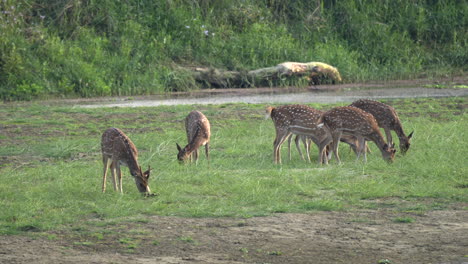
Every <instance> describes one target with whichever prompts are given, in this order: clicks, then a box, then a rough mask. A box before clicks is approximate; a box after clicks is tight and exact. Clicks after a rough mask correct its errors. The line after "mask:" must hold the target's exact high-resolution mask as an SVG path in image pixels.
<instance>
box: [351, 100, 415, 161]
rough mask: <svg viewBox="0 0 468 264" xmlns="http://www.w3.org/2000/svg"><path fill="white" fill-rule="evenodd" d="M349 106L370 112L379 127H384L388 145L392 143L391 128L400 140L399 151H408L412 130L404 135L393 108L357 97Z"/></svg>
mask: <svg viewBox="0 0 468 264" xmlns="http://www.w3.org/2000/svg"><path fill="white" fill-rule="evenodd" d="M350 106H353V107H357V108H359V109H362V110H364V111H366V112H368V113H370V114H372V115H373V116H374V118H375V119H376V120H377V124H378V125H379V127H381V128H383V129H384V131H385V135H386V137H387V143H388V144H389V145H392V144H393V139H392V133H391V130H393V131H395V133H396V134H397V136H398V138H399V140H400V151H401V152H402V153H403V154H405V153H406V152H407V151H408V149H409V148H410V145H411V142H410V140H411V137H412V136H413V132H414V131H413V132H411V133H410V134H409V135H408V136H406V135H405V132H403V126H402V125H401V122H400V118H399V117H398V114H397V112H396V110H395V108H393V107H392V106H389V105H387V104H384V103H381V102H377V101H373V100H368V99H359V100H357V101H355V102H353V103H352V104H351V105H350Z"/></svg>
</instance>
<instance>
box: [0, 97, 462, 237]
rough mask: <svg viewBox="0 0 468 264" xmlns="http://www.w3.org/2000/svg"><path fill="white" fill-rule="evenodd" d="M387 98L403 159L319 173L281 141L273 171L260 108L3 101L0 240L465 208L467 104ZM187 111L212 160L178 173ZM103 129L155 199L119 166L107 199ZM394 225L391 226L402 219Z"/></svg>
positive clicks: (350, 159)
mask: <svg viewBox="0 0 468 264" xmlns="http://www.w3.org/2000/svg"><path fill="white" fill-rule="evenodd" d="M387 102H388V103H390V104H392V105H394V106H395V107H396V109H397V110H398V111H399V113H400V118H401V120H402V122H403V125H404V128H405V131H406V132H411V131H412V130H414V131H415V134H414V139H413V141H412V147H411V149H410V150H409V152H408V154H407V155H406V156H402V155H401V154H398V155H397V157H396V161H395V162H394V163H393V164H387V163H386V162H384V161H383V160H382V157H381V155H380V153H379V151H378V150H377V148H376V147H375V145H374V144H371V149H372V153H371V154H370V155H369V156H368V162H367V163H363V162H361V161H359V162H355V156H354V154H353V153H351V152H350V151H349V148H348V147H347V146H342V147H341V148H342V149H341V150H340V155H341V158H342V161H343V164H341V165H338V164H336V162H335V161H334V160H332V162H331V164H330V165H328V166H319V165H318V164H316V162H315V161H316V158H317V157H316V151H312V158H313V163H312V164H308V163H306V162H303V161H302V160H300V159H299V155H298V153H297V151H296V150H295V149H293V160H291V161H289V160H288V159H287V153H286V149H287V147H286V146H285V145H283V148H282V150H283V151H282V157H283V164H282V165H275V164H273V162H272V160H273V158H272V152H273V151H272V143H273V139H274V129H273V124H272V122H271V120H264V118H263V109H264V107H265V105H247V104H226V105H221V106H217V105H208V106H195V105H194V106H162V107H154V108H113V109H93V110H89V109H79V108H73V109H71V108H70V107H69V106H45V105H40V104H30V105H26V104H21V105H20V106H13V105H2V106H0V126H2V130H1V132H0V133H1V134H0V135H1V138H2V140H1V141H0V146H1V148H0V156H1V157H0V158H1V159H0V161H1V165H0V175H1V179H2V180H1V182H0V205H1V208H2V209H1V212H0V233H1V234H12V233H18V232H21V231H42V230H50V229H54V228H59V227H61V226H65V225H67V224H75V225H78V224H80V223H82V221H83V220H93V219H100V220H105V221H104V222H102V223H105V224H106V225H107V224H115V221H119V219H128V218H132V219H133V218H134V219H136V220H135V221H144V219H145V216H146V215H171V216H182V217H225V216H228V217H252V216H265V215H270V214H272V213H289V212H298V213H304V212H310V211H316V210H319V211H337V210H353V209H359V208H380V207H390V208H394V209H395V210H397V211H401V212H408V211H410V212H414V211H417V212H423V211H425V210H438V209H446V208H451V207H452V206H453V205H460V204H462V205H463V204H466V203H467V202H468V195H467V194H468V192H467V188H466V186H467V185H468V178H467V177H466V175H467V164H468V163H467V160H466V157H468V146H467V145H468V143H467V140H466V132H465V131H468V124H467V122H466V106H467V99H466V98H465V97H464V98H445V99H411V100H394V101H387ZM313 106H314V107H316V108H321V109H329V108H331V107H333V106H335V105H317V104H314V105H313ZM193 109H199V110H201V111H203V112H204V113H205V114H206V115H207V117H208V118H209V119H210V121H211V125H212V139H211V141H212V142H211V152H210V155H211V162H210V163H209V164H208V162H207V161H206V159H205V156H204V154H203V152H201V154H202V155H201V158H200V160H199V164H198V166H195V165H184V166H183V165H179V163H178V162H177V161H176V152H177V151H176V146H175V143H176V142H178V143H179V144H185V141H186V137H185V132H184V131H185V130H184V125H183V118H184V117H185V116H186V115H187V113H188V112H189V111H191V110H193ZM50 116H54V119H53V120H51V118H50ZM54 120H55V121H57V120H60V122H52V121H54ZM110 126H115V127H119V128H121V129H122V130H123V131H124V132H126V133H127V135H129V136H130V138H131V139H132V141H133V142H134V143H135V145H136V146H137V148H138V149H139V161H140V164H141V165H142V167H144V168H145V167H147V166H148V165H151V167H152V168H155V169H154V170H153V173H152V175H151V178H150V187H151V189H152V190H153V192H155V193H157V194H158V195H157V196H156V197H149V198H145V197H143V196H141V195H140V194H139V193H138V191H137V188H136V186H135V183H134V182H133V180H132V179H131V177H130V176H129V172H128V170H127V169H126V168H124V170H123V174H124V182H123V189H124V194H123V195H121V194H119V193H117V192H114V191H113V189H112V187H111V184H110V181H109V182H108V183H107V192H106V193H105V194H102V193H101V180H102V161H101V154H100V146H99V144H100V136H101V133H102V131H104V130H105V129H106V128H107V127H110ZM18 128H20V129H19V130H18ZM314 150H315V146H314ZM409 204H410V205H409ZM459 207H460V206H459ZM461 207H463V206H461ZM465 208H466V206H465ZM400 220H401V221H400ZM400 220H398V219H396V220H395V221H397V222H405V221H403V220H405V219H400ZM99 223H101V221H99Z"/></svg>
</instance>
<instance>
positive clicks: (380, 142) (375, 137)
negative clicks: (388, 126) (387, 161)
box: [369, 131, 387, 154]
mask: <svg viewBox="0 0 468 264" xmlns="http://www.w3.org/2000/svg"><path fill="white" fill-rule="evenodd" d="M369 139H370V140H372V141H374V143H375V144H376V145H377V147H378V148H379V150H380V152H382V154H384V153H385V152H386V150H385V147H384V146H385V145H387V143H386V142H385V140H384V138H383V136H382V133H380V131H377V132H374V133H372V134H371V136H369Z"/></svg>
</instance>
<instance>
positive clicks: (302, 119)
mask: <svg viewBox="0 0 468 264" xmlns="http://www.w3.org/2000/svg"><path fill="white" fill-rule="evenodd" d="M321 114H322V113H321V112H320V111H318V110H316V109H314V108H311V107H308V106H305V105H285V106H280V107H271V106H269V107H267V108H266V118H268V117H271V119H272V120H273V123H274V125H275V130H276V138H275V141H274V142H273V157H274V162H275V163H281V155H280V147H281V145H282V144H283V143H284V141H285V140H286V139H288V137H290V136H291V134H295V135H302V136H307V137H310V138H311V139H312V141H313V142H314V143H315V144H316V145H317V146H318V148H319V163H320V164H321V163H328V159H327V156H326V153H325V147H326V146H327V145H328V144H329V143H330V142H331V141H332V137H331V134H330V132H329V131H328V130H327V129H326V128H324V127H318V126H317V125H318V123H317V121H318V119H319V118H320V116H321Z"/></svg>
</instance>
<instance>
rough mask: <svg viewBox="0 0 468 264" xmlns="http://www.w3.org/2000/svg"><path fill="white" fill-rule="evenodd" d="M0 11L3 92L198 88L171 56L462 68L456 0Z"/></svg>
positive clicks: (375, 76) (25, 95)
mask: <svg viewBox="0 0 468 264" xmlns="http://www.w3.org/2000/svg"><path fill="white" fill-rule="evenodd" d="M0 12H1V13H0V98H1V99H2V100H29V99H34V98H38V97H50V96H54V97H77V96H81V97H91V96H103V95H134V94H151V93H160V92H168V91H181V90H190V89H197V88H201V87H204V85H205V84H203V83H197V82H195V80H194V79H193V77H192V76H191V75H190V74H187V72H185V71H183V70H181V69H180V68H179V67H177V66H207V67H216V68H221V69H227V70H238V71H241V72H244V71H247V70H251V69H256V68H260V67H270V66H273V65H276V64H277V63H281V62H284V61H301V62H305V61H323V62H326V63H329V64H332V65H335V66H337V67H338V68H339V69H340V71H341V72H342V75H343V77H344V80H345V81H346V82H353V81H365V80H387V79H394V78H412V77H417V76H418V75H419V74H422V73H425V74H427V72H430V73H434V74H435V73H437V74H460V73H461V74H463V72H465V71H466V61H467V52H466V50H468V49H467V47H466V45H467V42H466V40H467V39H468V36H467V31H466V17H468V16H467V14H468V8H467V5H465V4H464V2H463V1H448V0H444V1H422V0H418V1H409V2H408V1H403V0H399V1H373V0H366V1H356V0H347V1H312V2H311V1H304V0H301V1H270V0H269V1H252V0H248V1H242V2H240V3H239V1H232V0H223V1H188V0H176V1H148V0H140V1H124V2H118V1H117V2H116V1H109V0H106V1H84V2H81V1H63V0H54V1H44V0H20V1H17V0H5V1H1V3H0ZM280 84H281V83H270V85H280ZM253 85H255V84H253ZM259 85H264V84H259Z"/></svg>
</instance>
